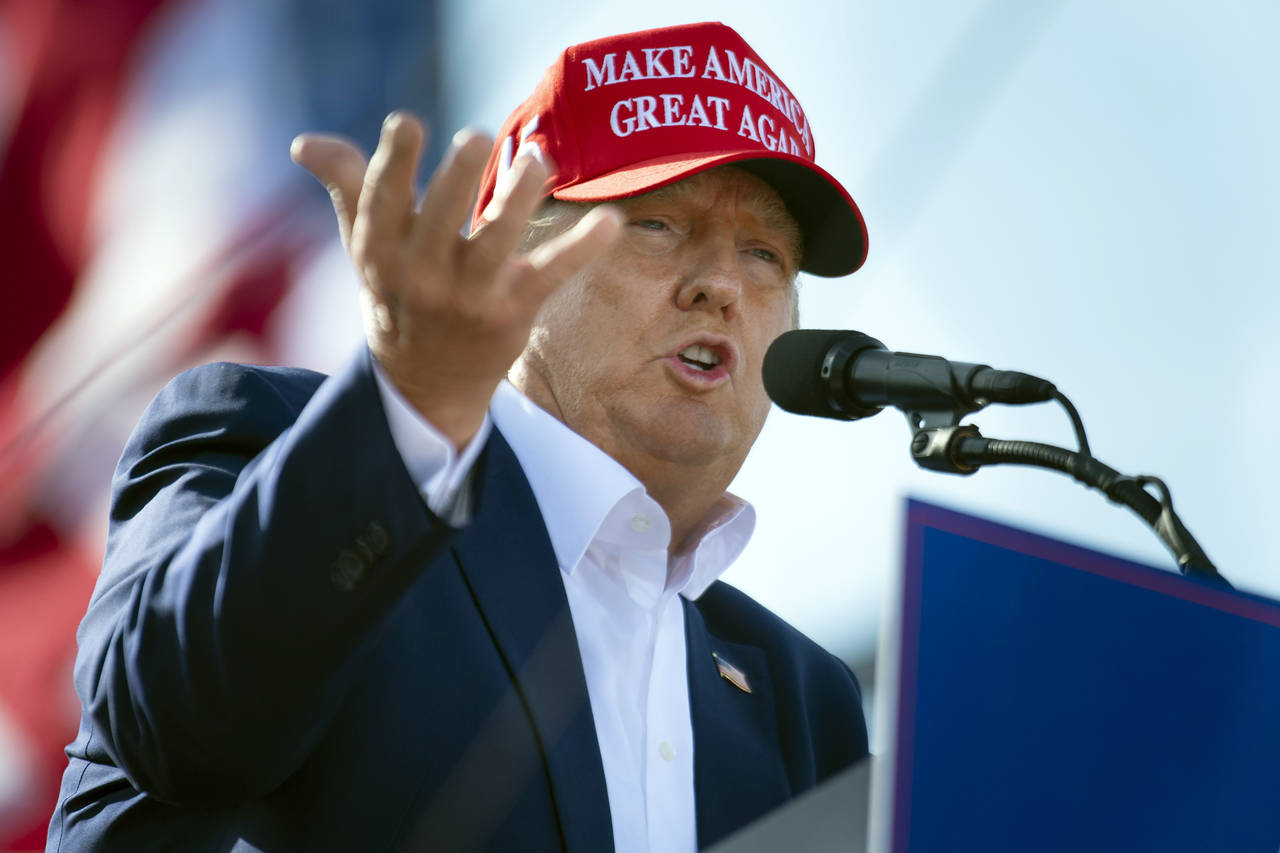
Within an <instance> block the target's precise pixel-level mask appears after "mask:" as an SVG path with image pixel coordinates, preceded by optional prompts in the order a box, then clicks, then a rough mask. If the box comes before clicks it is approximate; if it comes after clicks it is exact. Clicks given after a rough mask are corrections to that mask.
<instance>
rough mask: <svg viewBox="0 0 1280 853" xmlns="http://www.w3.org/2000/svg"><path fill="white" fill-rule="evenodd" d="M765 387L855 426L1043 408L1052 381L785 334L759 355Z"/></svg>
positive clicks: (871, 341)
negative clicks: (885, 414)
mask: <svg viewBox="0 0 1280 853" xmlns="http://www.w3.org/2000/svg"><path fill="white" fill-rule="evenodd" d="M764 388H765V391H766V392H768V394H769V397H770V398H771V399H772V400H773V402H775V403H777V404H778V405H779V406H780V407H782V408H783V409H786V410H787V411H788V412H794V413H796V414H798V415H814V416H816V417H820V418H835V419H837V420H846V421H852V420H857V419H858V418H866V417H870V416H871V415H874V414H877V413H878V412H880V410H881V409H883V408H884V407H885V406H893V407H895V408H898V409H901V410H902V411H904V412H906V413H907V414H908V416H914V417H918V416H921V415H923V414H924V413H944V412H945V413H950V414H952V415H953V416H954V417H955V418H959V417H960V416H961V415H965V414H968V413H970V412H976V411H977V410H978V409H981V408H982V407H983V406H985V405H987V403H1015V404H1016V403H1040V402H1043V401H1045V400H1050V399H1052V398H1053V395H1054V392H1055V391H1056V390H1057V389H1056V388H1055V387H1054V385H1053V383H1052V382H1049V381H1048V380H1047V379H1040V378H1038V377H1035V376H1031V375H1030V374H1027V373H1019V372H1017V371H1014V370H993V369H992V368H991V367H990V366H988V365H985V364H966V363H964V362H958V361H947V360H946V359H945V358H941V357H939V356H936V355H918V354H916V353H910V352H889V350H887V349H886V348H885V345H884V344H882V343H880V342H879V341H878V340H876V339H875V338H873V337H870V336H869V335H864V334H862V333H861V332H853V331H843V330H839V329H796V330H794V331H791V332H784V333H783V334H782V335H780V336H779V337H778V338H777V340H775V341H774V342H773V343H772V344H771V345H770V346H769V351H768V352H766V353H765V356H764Z"/></svg>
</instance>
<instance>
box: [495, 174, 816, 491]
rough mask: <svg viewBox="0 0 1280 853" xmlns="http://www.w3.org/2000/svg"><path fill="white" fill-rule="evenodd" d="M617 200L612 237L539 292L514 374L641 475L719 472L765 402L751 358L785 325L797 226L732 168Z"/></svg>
mask: <svg viewBox="0 0 1280 853" xmlns="http://www.w3.org/2000/svg"><path fill="white" fill-rule="evenodd" d="M616 204H617V206H618V207H619V208H621V210H622V213H623V219H624V222H625V224H624V226H623V232H622V236H621V237H620V238H619V240H618V241H617V242H616V243H615V244H614V245H613V246H612V247H611V248H610V249H609V250H608V251H606V252H605V254H604V255H603V256H601V257H599V258H597V259H596V260H595V261H594V262H592V263H591V264H590V265H589V266H588V267H586V268H585V269H584V270H583V271H582V272H581V273H579V274H578V275H577V276H576V277H574V278H573V279H571V280H570V281H568V282H566V283H565V284H564V285H563V286H562V287H561V288H560V289H559V290H557V291H556V292H555V293H554V294H552V296H551V298H550V299H549V300H548V301H547V303H546V304H545V305H544V307H543V309H542V311H541V312H540V314H539V316H538V319H537V322H536V323H535V324H534V327H533V332H532V334H531V335H530V340H529V346H528V348H527V349H526V350H525V352H524V353H523V354H522V355H521V359H520V362H519V363H518V366H517V369H516V371H515V375H516V376H517V377H519V381H518V384H520V385H522V386H523V387H522V390H524V391H525V393H527V394H528V395H529V396H530V397H531V398H532V399H533V400H534V401H535V402H537V403H538V404H539V405H540V406H542V407H543V408H545V409H547V410H548V411H550V412H551V413H552V414H554V415H556V416H557V417H559V418H560V419H561V420H563V421H564V422H565V423H566V424H568V425H569V426H570V427H571V428H572V429H574V430H575V431H576V432H578V433H579V434H581V435H583V436H585V437H586V438H588V439H589V440H590V441H592V442H593V443H594V444H596V445H597V446H599V447H600V448H601V449H603V450H604V451H605V452H606V453H608V454H609V455H610V456H612V457H613V458H614V459H616V460H618V461H619V462H620V463H622V464H623V465H624V466H626V467H627V468H628V469H630V470H631V471H632V473H634V474H636V475H637V476H639V477H640V478H641V479H642V480H644V479H645V473H646V471H648V470H651V466H653V465H655V464H657V465H665V464H668V463H674V464H676V465H678V466H688V467H692V468H699V469H705V474H707V475H711V476H718V477H720V478H722V479H723V480H724V483H725V484H727V483H728V481H729V480H730V479H732V477H733V475H734V474H735V473H736V472H737V470H738V468H739V467H740V466H741V464H742V460H743V459H744V458H745V457H746V454H747V451H748V450H749V449H750V447H751V444H752V442H754V441H755V438H756V436H757V435H758V434H759V432H760V428H761V427H762V426H763V424H764V419H765V415H766V414H767V413H768V411H769V398H768V397H767V396H766V394H765V391H764V386H763V383H762V381H761V378H760V365H761V361H762V359H763V358H764V353H765V350H766V349H767V348H768V346H769V344H770V343H771V342H772V341H773V339H774V338H775V337H777V336H778V335H779V334H781V333H782V332H784V331H786V330H787V329H788V328H790V327H791V325H792V317H793V288H794V280H795V274H796V269H797V266H798V264H799V261H800V258H799V257H798V255H799V246H800V237H799V233H800V232H799V227H798V226H797V225H796V223H795V221H794V220H793V219H792V218H791V216H790V215H789V214H788V213H787V212H786V208H785V207H784V206H783V204H782V202H781V200H780V199H779V198H778V196H777V194H776V193H775V192H774V191H773V189H772V188H771V187H769V185H768V184H766V183H765V182H764V181H762V180H760V179H759V178H756V177H755V176H753V175H750V174H748V173H747V172H744V171H741V170H739V169H735V168H720V169H712V170H709V171H707V172H703V173H700V174H698V175H695V176H693V177H691V178H688V179H686V180H684V181H681V182H679V183H677V184H675V185H673V186H671V187H667V188H665V189H661V190H657V191H655V192H652V193H648V194H646V195H643V196H638V197H636V198H632V199H626V200H623V201H621V202H616Z"/></svg>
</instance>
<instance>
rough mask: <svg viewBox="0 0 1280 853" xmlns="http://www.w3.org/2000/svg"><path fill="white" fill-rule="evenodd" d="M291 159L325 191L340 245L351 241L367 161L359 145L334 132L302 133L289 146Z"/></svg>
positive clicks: (348, 243)
mask: <svg viewBox="0 0 1280 853" xmlns="http://www.w3.org/2000/svg"><path fill="white" fill-rule="evenodd" d="M289 156H290V157H292V158H293V162H295V163H297V164H298V165H299V166H301V167H302V168H304V169H306V170H307V171H308V172H310V173H311V174H312V175H313V176H314V177H315V179H316V180H318V181H319V182H320V183H321V184H323V185H324V187H325V189H327V190H328V191H329V197H330V198H331V199H332V200H333V212H334V213H335V214H336V215H337V217H338V230H339V231H340V232H341V234H342V242H343V245H350V243H351V226H352V224H353V223H354V222H355V218H356V202H357V200H358V199H359V198H360V185H361V183H363V181H364V173H365V169H366V168H367V167H368V163H367V162H366V161H365V159H364V154H362V153H360V149H359V148H357V147H356V146H355V145H353V144H352V143H350V142H349V141H347V140H345V139H342V138H341V137H337V136H327V135H325V134H319V133H304V134H302V135H301V136H298V137H297V138H296V139H294V140H293V144H292V145H291V146H290V147H289Z"/></svg>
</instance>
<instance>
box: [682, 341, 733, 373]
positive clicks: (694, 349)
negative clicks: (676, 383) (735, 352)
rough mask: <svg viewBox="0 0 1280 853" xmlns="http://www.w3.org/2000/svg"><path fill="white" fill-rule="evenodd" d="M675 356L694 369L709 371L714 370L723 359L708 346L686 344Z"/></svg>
mask: <svg viewBox="0 0 1280 853" xmlns="http://www.w3.org/2000/svg"><path fill="white" fill-rule="evenodd" d="M676 357H677V358H679V359H680V361H682V362H684V363H685V364H687V365H689V366H690V367H692V368H693V369H694V370H702V371H710V370H715V369H716V368H717V367H719V366H720V363H721V362H722V361H723V360H724V359H723V358H721V357H720V353H718V352H716V351H715V350H713V349H711V348H710V347H703V346H697V345H696V344H695V345H693V346H687V347H685V348H684V349H682V350H680V352H679V353H677V356H676Z"/></svg>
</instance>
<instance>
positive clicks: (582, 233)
mask: <svg viewBox="0 0 1280 853" xmlns="http://www.w3.org/2000/svg"><path fill="white" fill-rule="evenodd" d="M423 139H424V130H423V127H422V125H421V123H419V122H418V121H417V119H415V118H413V117H412V116H409V115H408V114H405V113H392V114H391V115H390V116H388V117H387V120H386V122H384V123H383V127H382V136H381V138H380V139H379V141H378V148H377V150H376V151H375V152H374V154H373V157H372V158H371V159H370V161H369V162H368V164H367V166H366V164H365V162H364V158H363V156H362V155H361V154H360V152H359V151H358V150H357V149H356V148H355V147H354V146H352V145H351V144H350V143H348V142H346V141H344V140H341V139H337V138H335V137H328V136H319V135H311V134H304V135H303V136H300V137H298V138H297V139H295V140H294V143H293V148H292V154H293V158H294V160H295V161H296V162H297V163H298V164H299V165H301V166H303V167H304V168H305V169H307V170H308V171H309V172H311V173H312V174H313V175H315V176H316V178H317V179H319V180H320V182H321V183H323V184H324V185H325V186H326V187H327V188H328V190H329V193H330V195H331V196H332V198H333V203H334V210H335V212H336V213H337V215H338V223H339V228H340V230H341V231H342V234H343V242H344V244H345V245H346V246H347V249H348V252H349V253H350V255H351V259H352V261H353V262H354V263H355V266H356V270H357V271H358V272H359V273H360V277H361V281H362V284H363V287H362V300H361V302H362V306H363V309H364V317H365V336H366V338H367V340H368V343H369V349H370V350H371V351H372V353H373V355H374V358H376V359H377V360H378V363H379V364H380V365H381V366H382V369H383V371H384V372H385V373H386V374H387V376H388V377H389V378H390V379H391V381H392V382H394V383H395V385H396V387H397V388H398V389H399V390H400V392H401V393H402V394H403V395H404V396H405V398H406V399H407V400H409V402H410V403H412V404H413V405H414V407H415V408H417V409H418V411H419V412H421V413H422V415H423V416H424V417H426V418H427V419H428V420H429V421H431V423H432V424H434V425H435V427H436V428H437V429H439V430H440V431H441V432H443V433H444V434H445V435H446V436H448V437H449V439H450V440H451V441H453V442H454V444H455V445H456V446H458V447H461V446H463V445H464V444H466V443H467V442H468V441H469V440H470V439H471V437H472V436H474V435H475V433H476V431H477V430H478V429H479V428H480V425H481V423H482V422H483V420H484V413H485V410H486V408H487V407H488V404H489V398H490V397H491V396H492V395H493V391H494V388H496V387H497V384H498V382H499V381H500V380H501V379H502V377H503V376H505V375H506V372H507V370H508V369H509V368H510V367H511V364H512V362H514V361H515V359H516V357H517V356H519V354H520V352H521V351H522V350H523V349H524V347H525V344H526V343H527V342H528V338H529V330H530V328H531V326H532V325H533V321H534V317H535V316H536V315H537V312H538V309H539V308H540V307H541V306H542V303H543V301H544V300H545V299H546V298H547V296H549V295H550V294H551V293H552V291H554V290H555V288H556V287H557V286H558V285H559V284H560V283H562V282H563V281H565V280H567V279H568V278H569V277H571V276H572V275H574V274H575V273H576V272H577V271H578V270H579V269H580V268H581V267H582V266H583V265H585V264H586V263H587V262H589V261H590V260H591V259H592V258H594V257H595V256H596V255H598V254H599V253H600V252H601V251H602V250H603V249H605V248H606V247H607V246H608V245H609V244H610V243H611V242H612V241H613V240H614V239H615V238H616V237H617V235H618V232H619V229H620V219H619V217H618V214H617V213H616V212H615V211H613V210H612V209H611V208H609V207H597V208H595V209H594V210H592V211H591V212H590V213H588V214H587V215H586V216H584V217H583V218H582V219H581V220H580V221H579V222H578V223H577V224H576V225H575V226H574V227H573V228H571V229H569V230H568V231H566V232H565V233H563V234H561V235H559V236H557V237H555V238H552V239H551V240H548V241H547V242H546V243H544V244H542V245H541V246H539V247H537V248H536V249H534V250H533V251H532V252H529V253H528V254H521V253H519V252H518V251H517V247H518V245H519V242H520V238H521V236H522V234H523V232H524V229H525V226H526V224H527V223H528V221H529V217H530V216H531V215H532V214H533V213H534V211H535V210H536V209H537V206H538V203H539V201H540V198H541V194H542V187H543V185H544V184H545V182H546V180H547V177H548V171H547V168H546V166H544V165H543V164H542V162H540V161H539V160H538V159H536V158H533V157H522V158H519V159H518V160H517V161H516V163H515V164H514V165H513V167H512V168H513V179H512V180H511V181H509V182H504V186H506V187H509V191H508V192H507V194H506V196H505V198H502V197H499V198H497V199H496V201H497V203H496V204H495V205H493V206H491V207H490V208H489V209H488V210H487V211H486V215H487V217H488V222H487V223H486V224H485V226H484V227H483V228H481V229H480V230H479V231H477V232H476V233H474V234H472V235H471V236H470V237H464V236H462V229H463V227H464V225H465V224H466V223H467V220H468V218H469V217H470V213H471V204H472V201H473V199H474V197H475V190H476V187H477V185H478V184H479V182H480V178H481V176H482V174H483V172H484V166H485V161H486V160H487V159H488V156H489V150H490V146H491V142H490V140H488V139H487V138H486V137H484V136H482V135H480V134H477V133H473V132H470V131H461V132H459V133H458V134H457V135H456V136H455V137H454V139H453V144H452V145H451V146H450V149H449V151H448V153H447V154H446V155H445V158H444V161H443V162H442V164H441V165H440V168H439V169H437V170H436V172H435V174H434V175H433V176H432V178H431V181H430V183H429V184H428V185H427V190H426V193H425V195H424V196H423V199H422V203H421V205H420V206H419V207H418V208H417V209H415V206H414V200H415V199H414V177H415V174H416V170H417V163H418V159H419V157H420V156H421V153H422V144H423Z"/></svg>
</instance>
